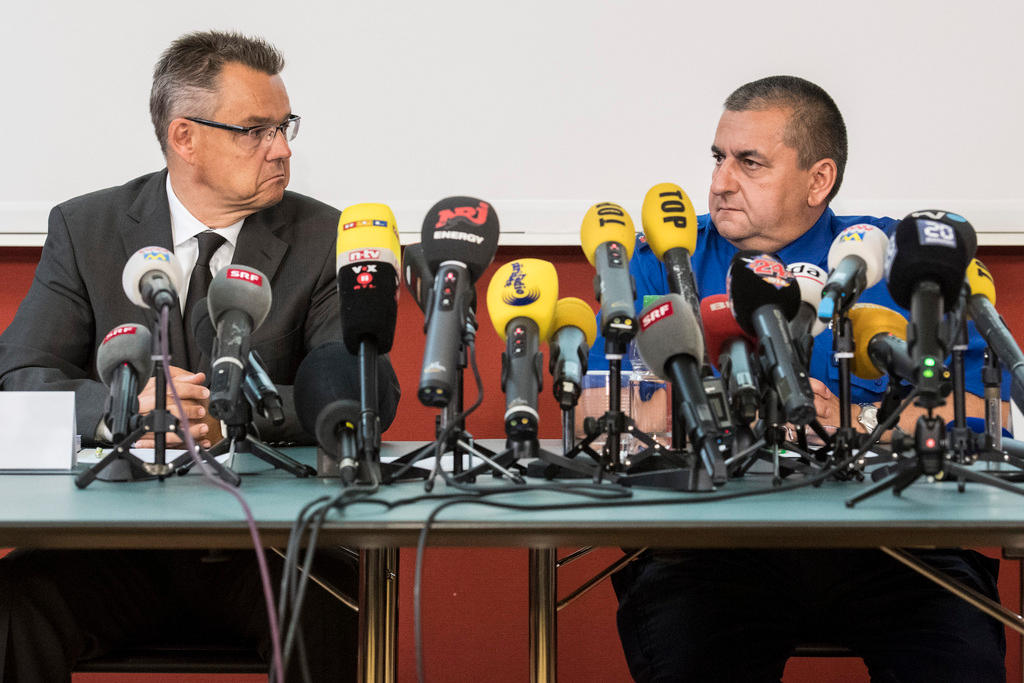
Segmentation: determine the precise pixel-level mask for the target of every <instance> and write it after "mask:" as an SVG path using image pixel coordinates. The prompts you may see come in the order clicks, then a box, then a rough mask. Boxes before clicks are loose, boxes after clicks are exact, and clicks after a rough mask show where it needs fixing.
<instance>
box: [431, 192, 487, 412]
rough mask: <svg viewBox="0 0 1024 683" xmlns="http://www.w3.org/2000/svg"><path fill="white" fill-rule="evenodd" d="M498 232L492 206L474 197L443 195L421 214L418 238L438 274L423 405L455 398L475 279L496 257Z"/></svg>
mask: <svg viewBox="0 0 1024 683" xmlns="http://www.w3.org/2000/svg"><path fill="white" fill-rule="evenodd" d="M498 232H499V228H498V216H497V214H496V213H495V211H494V207H493V206H491V205H490V204H488V203H487V202H485V201H483V200H481V199H475V198H473V197H448V198H447V199H442V200H441V201H439V202H438V203H437V204H435V205H434V206H433V207H432V208H431V209H430V211H428V212H427V215H426V217H425V218H424V219H423V229H422V231H421V234H420V243H421V244H422V245H423V256H424V258H425V259H426V262H427V266H428V268H429V271H430V272H432V273H434V287H433V290H434V291H433V295H432V297H431V299H430V304H429V306H428V307H427V309H426V323H425V325H426V332H427V340H426V344H425V346H424V349H423V368H422V371H421V373H420V384H419V390H418V392H417V395H418V397H419V399H420V403H422V404H423V405H427V406H437V407H444V406H447V405H448V403H449V402H450V401H451V398H452V392H453V390H454V387H455V383H456V377H455V373H456V369H457V365H458V359H459V349H460V348H461V346H462V333H463V330H464V329H465V326H466V314H467V311H468V309H469V306H470V302H471V301H472V299H473V297H474V296H475V290H474V287H473V284H474V283H475V282H476V281H477V279H478V278H479V277H480V275H482V274H483V272H484V270H485V269H486V268H487V266H489V265H490V264H491V261H493V260H494V254H495V252H496V251H497V250H498Z"/></svg>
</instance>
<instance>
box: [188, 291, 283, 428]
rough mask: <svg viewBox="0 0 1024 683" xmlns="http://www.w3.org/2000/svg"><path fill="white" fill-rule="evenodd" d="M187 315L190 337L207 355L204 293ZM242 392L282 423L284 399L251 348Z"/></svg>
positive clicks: (209, 338)
mask: <svg viewBox="0 0 1024 683" xmlns="http://www.w3.org/2000/svg"><path fill="white" fill-rule="evenodd" d="M191 319H192V337H193V338H194V339H195V340H196V346H197V347H198V348H199V350H200V351H202V352H203V353H205V354H207V355H210V353H211V350H212V349H213V340H214V331H213V321H212V320H211V319H210V309H209V306H208V304H207V303H206V297H203V298H202V299H200V300H199V301H197V302H196V303H195V305H193V307H192V316H191ZM242 393H244V394H245V398H246V400H248V401H249V404H250V405H251V406H252V407H253V409H254V410H256V411H257V412H258V413H259V414H260V415H262V416H263V417H265V418H266V419H268V420H270V421H271V422H272V423H273V424H275V425H282V424H284V420H285V415H284V402H283V401H282V400H281V394H280V392H278V390H277V387H276V386H275V385H274V382H273V380H271V379H270V374H269V373H268V372H267V369H266V366H264V364H263V359H262V358H260V355H259V353H258V352H256V351H255V350H250V351H249V357H248V358H247V359H246V363H245V376H244V378H243V384H242Z"/></svg>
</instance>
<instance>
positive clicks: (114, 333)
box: [103, 325, 139, 344]
mask: <svg viewBox="0 0 1024 683" xmlns="http://www.w3.org/2000/svg"><path fill="white" fill-rule="evenodd" d="M138 329H139V328H138V327H137V326H135V325H121V326H120V327H115V328H114V329H112V330H111V331H110V332H107V336H106V337H104V338H103V343H104V344H106V343H107V342H108V341H110V340H111V339H113V338H114V337H120V336H121V335H123V334H135V333H136V332H137V331H138Z"/></svg>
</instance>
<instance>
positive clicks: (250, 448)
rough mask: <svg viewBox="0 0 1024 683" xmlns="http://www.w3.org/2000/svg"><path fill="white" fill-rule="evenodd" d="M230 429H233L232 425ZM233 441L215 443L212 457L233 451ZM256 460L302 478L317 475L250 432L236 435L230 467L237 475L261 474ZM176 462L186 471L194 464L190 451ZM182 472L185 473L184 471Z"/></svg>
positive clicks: (313, 470)
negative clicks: (232, 449) (255, 464)
mask: <svg viewBox="0 0 1024 683" xmlns="http://www.w3.org/2000/svg"><path fill="white" fill-rule="evenodd" d="M228 431H229V432H230V431H232V430H231V428H230V427H229V429H228ZM231 441H232V437H231V436H226V437H224V438H223V439H221V440H220V441H218V442H217V443H216V444H214V445H213V446H212V447H211V448H210V450H209V451H208V453H209V455H210V458H211V459H212V458H214V457H216V456H218V455H224V454H225V453H229V452H231ZM183 459H185V460H183ZM186 460H187V462H186ZM256 460H260V461H262V462H264V463H267V464H268V465H271V466H272V469H279V470H284V471H286V472H288V473H290V474H294V475H295V476H296V477H298V478H300V479H302V478H305V477H312V476H316V473H317V471H316V470H315V469H313V468H312V467H310V466H309V465H304V464H302V463H301V462H299V461H298V460H295V459H294V458H291V457H289V456H287V455H285V454H284V453H282V452H281V451H279V450H277V449H276V448H274V447H273V446H268V445H267V444H265V443H263V442H262V441H260V440H259V439H257V438H255V437H253V436H251V435H249V434H245V435H244V436H242V437H241V438H237V437H235V449H234V454H233V455H232V456H231V459H230V460H229V461H228V468H229V469H230V470H231V471H232V472H234V473H236V476H237V474H259V473H260V472H261V471H262V470H260V469H257V468H255V467H254V466H253V465H254V461H256ZM215 462H216V461H215ZM176 463H180V466H181V468H182V470H184V471H188V469H189V468H191V466H192V464H193V463H192V460H191V458H189V455H188V453H185V454H184V455H182V456H180V457H178V458H177V459H176V460H175V461H174V462H173V463H171V464H172V465H174V464H176ZM181 473H182V474H183V473H184V472H181Z"/></svg>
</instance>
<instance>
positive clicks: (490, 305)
mask: <svg viewBox="0 0 1024 683" xmlns="http://www.w3.org/2000/svg"><path fill="white" fill-rule="evenodd" d="M557 302H558V273H556V272H555V266H554V264H552V263H551V262H550V261H544V260H541V259H536V258H523V259H518V260H515V261H510V262H508V263H506V264H505V265H503V266H502V267H501V268H498V270H497V271H496V272H495V273H494V277H492V278H491V282H490V284H489V285H487V311H488V313H490V316H491V324H492V325H494V330H495V331H496V332H497V333H498V336H499V337H501V339H502V341H504V339H505V327H506V326H507V325H508V324H509V322H511V321H512V320H514V319H515V318H520V317H525V318H529V319H530V320H533V322H535V323H537V328H538V330H539V332H540V338H541V339H542V340H544V339H547V338H548V334H549V333H550V331H551V321H552V320H554V317H555V304H556V303H557Z"/></svg>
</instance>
